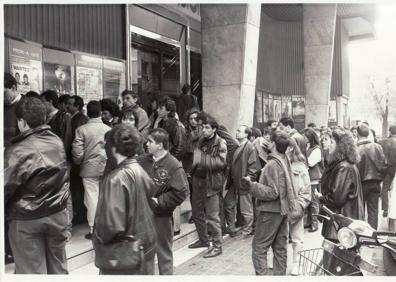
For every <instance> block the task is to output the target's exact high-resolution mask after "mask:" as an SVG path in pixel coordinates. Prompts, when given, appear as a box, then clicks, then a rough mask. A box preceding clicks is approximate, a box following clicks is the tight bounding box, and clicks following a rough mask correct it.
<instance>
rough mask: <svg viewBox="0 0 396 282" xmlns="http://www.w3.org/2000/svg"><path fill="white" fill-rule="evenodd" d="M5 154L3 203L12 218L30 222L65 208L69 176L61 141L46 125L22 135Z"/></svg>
mask: <svg viewBox="0 0 396 282" xmlns="http://www.w3.org/2000/svg"><path fill="white" fill-rule="evenodd" d="M12 143H13V145H12V146H10V147H8V148H7V149H6V150H5V154H4V203H5V207H6V210H7V215H8V217H9V218H11V219H17V220H31V219H37V218H42V217H45V216H49V215H52V214H54V213H57V212H59V211H61V210H63V209H64V208H66V202H67V200H68V198H69V196H70V190H69V173H68V168H67V162H66V155H65V149H64V147H63V143H62V141H61V140H60V139H59V137H58V136H56V135H55V134H54V133H53V132H52V131H51V129H50V127H49V126H48V125H42V126H39V127H37V128H34V129H31V130H28V131H25V132H23V133H22V134H21V135H19V136H17V137H16V138H14V139H13V140H12Z"/></svg>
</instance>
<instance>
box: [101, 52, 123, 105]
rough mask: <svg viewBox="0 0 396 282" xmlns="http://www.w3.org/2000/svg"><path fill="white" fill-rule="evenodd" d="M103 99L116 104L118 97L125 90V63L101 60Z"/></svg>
mask: <svg viewBox="0 0 396 282" xmlns="http://www.w3.org/2000/svg"><path fill="white" fill-rule="evenodd" d="M103 83H104V91H103V98H108V99H111V100H113V101H114V102H115V103H117V101H118V98H119V95H120V94H121V92H122V91H123V90H125V89H126V82H125V62H120V61H113V60H107V59H104V60H103Z"/></svg>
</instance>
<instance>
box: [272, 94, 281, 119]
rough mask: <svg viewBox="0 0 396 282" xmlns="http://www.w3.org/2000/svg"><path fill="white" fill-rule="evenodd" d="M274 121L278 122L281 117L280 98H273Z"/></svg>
mask: <svg viewBox="0 0 396 282" xmlns="http://www.w3.org/2000/svg"><path fill="white" fill-rule="evenodd" d="M273 99H274V104H273V105H274V120H276V121H279V120H280V119H281V115H282V100H281V99H282V98H281V96H274V98H273Z"/></svg>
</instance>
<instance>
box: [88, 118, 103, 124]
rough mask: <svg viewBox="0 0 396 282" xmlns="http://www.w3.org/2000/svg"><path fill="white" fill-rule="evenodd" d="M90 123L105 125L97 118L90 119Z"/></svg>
mask: <svg viewBox="0 0 396 282" xmlns="http://www.w3.org/2000/svg"><path fill="white" fill-rule="evenodd" d="M88 123H103V121H102V118H101V117H97V118H90V119H89V120H88Z"/></svg>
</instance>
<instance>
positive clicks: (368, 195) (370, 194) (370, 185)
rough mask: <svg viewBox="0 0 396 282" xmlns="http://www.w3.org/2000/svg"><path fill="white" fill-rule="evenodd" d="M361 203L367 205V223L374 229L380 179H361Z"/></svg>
mask: <svg viewBox="0 0 396 282" xmlns="http://www.w3.org/2000/svg"><path fill="white" fill-rule="evenodd" d="M362 190H363V203H364V206H365V207H366V206H367V217H368V220H367V221H368V223H369V224H370V225H371V227H373V228H374V229H377V227H378V199H379V197H380V194H381V182H380V181H376V180H375V181H363V182H362Z"/></svg>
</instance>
